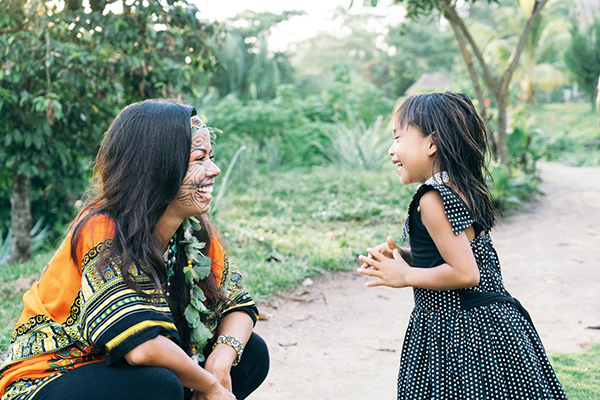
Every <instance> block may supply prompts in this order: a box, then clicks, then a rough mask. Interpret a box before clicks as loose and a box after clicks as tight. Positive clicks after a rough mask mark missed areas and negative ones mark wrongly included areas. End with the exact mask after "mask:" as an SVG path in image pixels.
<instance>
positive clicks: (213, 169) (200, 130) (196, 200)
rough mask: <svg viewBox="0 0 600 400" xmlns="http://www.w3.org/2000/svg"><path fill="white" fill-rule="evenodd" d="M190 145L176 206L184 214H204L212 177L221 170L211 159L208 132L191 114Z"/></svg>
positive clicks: (207, 204)
mask: <svg viewBox="0 0 600 400" xmlns="http://www.w3.org/2000/svg"><path fill="white" fill-rule="evenodd" d="M191 123H192V147H191V149H190V162H189V165H188V170H187V173H186V174H185V177H184V178H183V182H182V184H181V187H180V188H179V192H178V193H177V196H175V199H174V200H173V201H174V202H176V205H177V208H179V209H180V210H181V211H182V213H183V214H184V215H186V216H193V215H197V214H204V213H207V212H208V211H209V210H210V201H211V200H212V195H211V193H212V188H213V183H214V178H215V177H216V176H218V175H219V174H220V173H221V170H220V169H219V167H217V165H216V164H215V163H214V162H213V161H212V158H211V157H212V154H211V151H212V146H211V143H210V132H209V131H208V129H207V128H206V125H204V123H203V122H202V120H200V118H198V117H196V116H193V117H192V119H191Z"/></svg>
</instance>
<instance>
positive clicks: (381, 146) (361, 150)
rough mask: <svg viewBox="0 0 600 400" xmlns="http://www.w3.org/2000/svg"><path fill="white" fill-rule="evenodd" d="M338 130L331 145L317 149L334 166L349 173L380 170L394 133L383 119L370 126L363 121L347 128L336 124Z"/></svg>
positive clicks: (332, 138) (330, 137) (332, 136)
mask: <svg viewBox="0 0 600 400" xmlns="http://www.w3.org/2000/svg"><path fill="white" fill-rule="evenodd" d="M336 124H337V130H336V131H335V132H334V134H329V140H330V142H331V143H330V145H328V146H327V147H325V146H323V145H322V144H321V143H320V142H317V141H315V142H313V143H314V145H315V146H316V147H317V148H318V149H319V150H321V151H322V152H323V154H325V156H327V158H329V159H330V160H331V161H332V162H333V163H335V164H337V165H339V166H340V167H342V168H347V169H365V170H379V168H380V167H381V165H382V164H383V162H384V156H385V154H386V149H387V147H388V146H389V144H390V143H389V142H390V132H389V129H386V125H384V124H383V117H382V116H381V115H380V116H379V117H378V118H377V119H376V120H375V122H374V123H373V124H371V125H370V126H367V125H366V124H365V123H364V121H362V120H354V121H350V123H349V124H344V123H342V122H340V121H337V122H336Z"/></svg>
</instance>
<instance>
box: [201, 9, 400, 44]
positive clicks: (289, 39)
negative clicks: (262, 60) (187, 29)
mask: <svg viewBox="0 0 600 400" xmlns="http://www.w3.org/2000/svg"><path fill="white" fill-rule="evenodd" d="M193 2H194V3H196V4H197V6H198V9H199V10H200V14H201V15H202V16H203V17H204V18H207V19H209V20H216V21H222V20H224V19H228V18H232V17H234V16H235V15H236V14H238V13H240V12H242V11H245V10H248V9H250V10H252V11H257V12H263V11H269V12H273V13H281V12H283V11H291V10H300V11H304V12H306V15H304V16H297V17H292V18H291V19H290V20H289V21H285V22H282V23H280V24H279V25H278V26H277V29H275V30H274V31H273V32H272V35H271V38H270V40H269V45H270V46H269V47H270V48H272V49H273V50H275V51H282V50H286V48H287V47H288V45H289V44H290V43H293V42H300V41H302V40H306V39H308V38H310V37H312V36H314V35H316V34H317V33H318V32H320V31H326V32H331V33H336V32H337V33H339V32H340V29H341V26H340V24H339V23H337V22H335V21H333V19H332V14H333V11H334V10H335V9H336V8H337V7H338V6H342V7H346V8H347V7H349V6H350V2H351V0H293V1H292V0H252V1H248V0H193ZM380 3H381V4H390V3H391V1H389V0H380ZM350 12H352V13H361V14H364V13H370V14H377V15H384V16H387V17H388V20H389V21H390V23H393V24H397V23H399V22H401V21H402V19H403V18H404V9H403V8H402V7H400V6H383V5H379V6H378V7H376V8H373V7H370V6H369V7H365V6H363V5H362V0H355V1H354V5H353V6H352V8H351V9H350ZM377 25H378V26H373V29H377V28H381V23H378V24H377Z"/></svg>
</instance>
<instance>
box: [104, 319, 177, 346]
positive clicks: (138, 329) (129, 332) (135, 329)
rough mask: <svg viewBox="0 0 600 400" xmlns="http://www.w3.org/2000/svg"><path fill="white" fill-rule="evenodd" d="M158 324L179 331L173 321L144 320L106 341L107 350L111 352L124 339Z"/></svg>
mask: <svg viewBox="0 0 600 400" xmlns="http://www.w3.org/2000/svg"><path fill="white" fill-rule="evenodd" d="M157 325H158V326H162V327H163V328H167V329H170V330H173V331H177V328H176V327H175V324H173V323H171V322H164V321H143V322H140V323H139V324H136V325H134V326H132V327H131V328H129V329H127V330H125V331H124V332H121V333H120V334H118V335H117V336H116V337H115V338H114V339H113V340H111V341H110V342H108V343H106V351H107V352H110V351H111V350H112V349H113V348H115V347H117V346H118V345H120V344H121V343H123V341H124V340H125V339H127V338H128V337H131V336H133V335H135V334H136V333H139V332H141V331H143V330H144V329H147V328H151V327H153V326H157Z"/></svg>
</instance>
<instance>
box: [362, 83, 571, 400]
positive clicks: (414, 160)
mask: <svg viewBox="0 0 600 400" xmlns="http://www.w3.org/2000/svg"><path fill="white" fill-rule="evenodd" d="M485 133H486V132H485V128H484V124H483V122H482V121H481V119H480V118H479V116H478V115H477V112H476V111H475V108H474V106H473V104H472V103H471V101H470V100H469V98H468V97H467V96H466V95H464V94H460V93H452V92H446V93H431V94H424V95H418V96H413V97H410V98H408V99H407V100H406V101H405V102H404V103H403V104H402V105H401V106H400V107H399V108H398V109H397V110H396V111H395V112H394V116H393V137H394V142H393V144H392V146H391V147H390V149H389V155H390V156H391V157H392V163H393V164H394V165H396V166H397V167H398V170H397V173H398V175H399V176H400V180H401V181H402V183H403V184H405V185H406V184H409V183H413V182H422V183H423V185H421V186H420V187H419V189H418V190H417V192H416V193H415V195H414V197H413V199H412V201H411V203H410V206H409V209H408V217H407V219H406V224H405V226H404V231H403V235H402V236H403V240H405V239H406V236H407V235H409V234H410V249H401V248H399V247H398V246H396V244H395V243H394V241H393V240H392V238H391V237H388V239H387V241H386V243H383V244H381V245H379V246H377V247H375V248H373V249H368V252H369V255H368V256H360V257H359V258H360V260H361V261H362V262H363V264H362V266H361V268H359V269H358V272H359V273H361V274H363V275H366V276H371V277H374V278H376V279H375V280H372V281H369V282H368V283H367V286H369V287H374V286H380V285H386V286H390V287H397V288H402V287H407V286H412V287H413V288H414V298H415V308H414V310H413V312H412V315H411V317H410V322H409V326H408V330H407V332H406V337H405V339H404V345H403V348H402V356H401V362H400V373H399V376H398V399H411V400H414V399H565V398H566V396H565V394H564V392H563V389H562V387H561V385H560V383H559V381H558V380H557V378H556V376H555V374H554V371H553V370H552V366H551V365H550V363H549V361H548V358H547V356H546V353H545V351H544V347H543V346H542V343H541V341H540V338H539V337H538V335H537V333H536V331H535V328H534V327H533V323H532V322H531V319H530V317H529V315H528V313H527V311H525V309H524V308H523V307H522V306H521V305H520V303H519V302H518V301H517V300H516V299H515V298H513V297H511V296H510V294H509V293H508V292H507V291H506V289H505V288H504V285H503V283H502V276H501V273H500V263H499V261H498V256H497V254H496V251H495V250H494V247H493V245H492V240H491V238H490V235H489V232H490V230H491V229H492V228H493V226H494V223H495V214H494V206H493V203H492V199H491V196H490V192H489V190H488V188H487V186H486V183H485V177H484V172H487V169H486V167H485V163H484V162H485V155H486V134H485Z"/></svg>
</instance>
